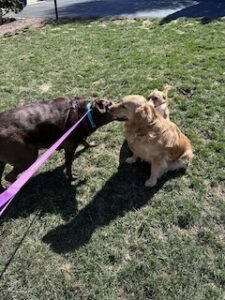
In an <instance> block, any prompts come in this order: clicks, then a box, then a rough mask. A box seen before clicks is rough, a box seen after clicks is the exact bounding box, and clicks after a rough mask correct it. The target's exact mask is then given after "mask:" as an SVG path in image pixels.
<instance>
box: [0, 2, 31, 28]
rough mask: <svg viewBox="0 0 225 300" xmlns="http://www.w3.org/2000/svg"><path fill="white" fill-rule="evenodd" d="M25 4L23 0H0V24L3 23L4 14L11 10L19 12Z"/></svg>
mask: <svg viewBox="0 0 225 300" xmlns="http://www.w3.org/2000/svg"><path fill="white" fill-rule="evenodd" d="M24 4H25V3H24V1H22V0H0V24H2V23H3V15H4V14H6V13H8V12H9V11H13V12H15V13H17V12H19V11H21V10H22V9H23V6H24Z"/></svg>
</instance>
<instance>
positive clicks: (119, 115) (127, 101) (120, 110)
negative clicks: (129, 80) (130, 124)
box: [110, 95, 147, 121]
mask: <svg viewBox="0 0 225 300" xmlns="http://www.w3.org/2000/svg"><path fill="white" fill-rule="evenodd" d="M144 104H147V101H146V99H145V98H144V97H142V96H139V95H129V96H126V97H125V98H123V100H122V101H121V102H120V103H117V104H114V105H112V106H111V107H110V113H111V114H112V116H113V117H114V119H115V120H118V121H128V120H132V119H133V118H134V116H135V114H136V113H137V110H138V109H139V108H140V107H141V106H142V105H144Z"/></svg>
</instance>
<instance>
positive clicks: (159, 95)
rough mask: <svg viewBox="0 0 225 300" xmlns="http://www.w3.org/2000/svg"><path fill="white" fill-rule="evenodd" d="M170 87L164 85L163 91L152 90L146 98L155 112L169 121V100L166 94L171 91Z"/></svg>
mask: <svg viewBox="0 0 225 300" xmlns="http://www.w3.org/2000/svg"><path fill="white" fill-rule="evenodd" d="M171 88H172V87H171V86H170V85H168V84H166V85H164V88H163V91H159V90H157V89H154V90H153V91H152V92H151V94H150V95H149V96H148V98H147V99H148V101H149V103H151V104H152V105H153V106H154V107H155V109H156V111H157V112H158V113H159V114H160V115H161V116H163V117H164V118H165V119H167V120H169V114H170V112H169V108H168V105H169V98H168V92H169V91H170V90H171Z"/></svg>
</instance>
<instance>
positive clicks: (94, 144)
mask: <svg viewBox="0 0 225 300" xmlns="http://www.w3.org/2000/svg"><path fill="white" fill-rule="evenodd" d="M88 145H89V146H88V147H90V148H91V147H96V146H98V144H97V143H96V142H95V141H93V142H90V143H88Z"/></svg>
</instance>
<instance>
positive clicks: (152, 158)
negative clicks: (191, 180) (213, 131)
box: [110, 95, 193, 187]
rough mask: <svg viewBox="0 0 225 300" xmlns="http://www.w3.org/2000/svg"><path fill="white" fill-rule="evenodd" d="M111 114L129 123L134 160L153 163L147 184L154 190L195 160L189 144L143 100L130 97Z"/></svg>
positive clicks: (125, 134)
mask: <svg viewBox="0 0 225 300" xmlns="http://www.w3.org/2000/svg"><path fill="white" fill-rule="evenodd" d="M110 111H111V113H112V114H113V116H114V117H115V118H116V119H118V120H119V119H120V120H126V122H125V130H124V136H125V138H126V140H127V142H128V146H129V148H130V149H131V150H132V152H133V156H132V157H129V158H128V159H127V160H126V162H127V163H134V162H135V161H136V160H137V158H140V159H142V160H144V161H146V162H149V163H151V176H150V178H149V179H148V180H147V181H146V182H145V185H146V186H149V187H153V186H154V185H155V184H156V183H157V180H158V179H159V178H160V177H161V176H162V175H163V174H164V173H166V172H167V171H169V170H175V169H180V168H186V167H187V166H188V164H189V162H190V161H191V159H192V157H193V152H192V146H191V142H190V140H189V139H188V138H187V137H186V136H185V135H184V134H183V133H182V132H181V131H180V130H179V128H178V127H177V126H176V125H175V124H174V123H172V122H171V121H169V120H166V119H164V118H163V117H162V116H161V115H160V114H159V113H157V111H156V110H155V108H154V107H152V105H149V103H148V102H147V101H146V99H145V98H144V97H142V96H138V95H130V96H127V97H125V98H124V99H123V101H122V102H121V103H119V104H115V105H112V106H111V107H110Z"/></svg>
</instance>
